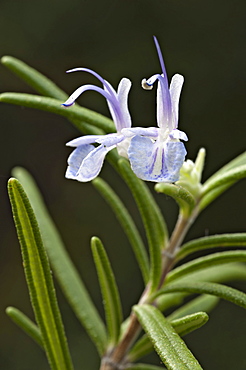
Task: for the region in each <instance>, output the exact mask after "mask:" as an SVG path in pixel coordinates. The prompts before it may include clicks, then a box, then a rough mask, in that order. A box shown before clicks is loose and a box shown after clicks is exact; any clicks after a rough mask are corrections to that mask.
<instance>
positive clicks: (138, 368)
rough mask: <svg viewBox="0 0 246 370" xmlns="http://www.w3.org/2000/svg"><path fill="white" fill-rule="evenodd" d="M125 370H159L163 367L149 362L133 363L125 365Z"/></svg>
mask: <svg viewBox="0 0 246 370" xmlns="http://www.w3.org/2000/svg"><path fill="white" fill-rule="evenodd" d="M125 369H126V370H160V369H162V370H163V369H164V367H163V366H161V367H160V366H155V365H151V364H134V365H127V366H126V367H125Z"/></svg>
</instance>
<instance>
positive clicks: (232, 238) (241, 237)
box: [175, 233, 246, 262]
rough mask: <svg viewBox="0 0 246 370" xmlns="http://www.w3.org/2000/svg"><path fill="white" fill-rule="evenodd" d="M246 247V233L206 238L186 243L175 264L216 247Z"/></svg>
mask: <svg viewBox="0 0 246 370" xmlns="http://www.w3.org/2000/svg"><path fill="white" fill-rule="evenodd" d="M244 246H246V233H235V234H220V235H212V236H205V237H202V238H198V239H195V240H192V241H190V242H188V243H185V244H184V245H183V246H182V247H181V249H180V250H179V252H178V253H177V255H176V257H175V262H177V261H180V260H181V259H182V258H184V257H186V256H188V255H189V254H191V253H194V252H197V251H200V250H203V249H208V248H215V247H221V248H225V247H244Z"/></svg>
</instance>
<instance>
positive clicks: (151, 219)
mask: <svg viewBox="0 0 246 370" xmlns="http://www.w3.org/2000/svg"><path fill="white" fill-rule="evenodd" d="M119 167H120V171H121V174H122V176H123V178H124V180H125V181H126V183H127V184H128V186H129V188H130V189H131V191H132V194H133V196H134V198H135V201H136V203H137V205H138V209H139V212H140V214H141V217H142V220H143V224H144V227H145V231H146V235H147V238H148V244H149V254H150V283H151V288H152V289H153V290H154V289H155V288H156V287H157V286H158V283H159V280H160V275H161V250H162V249H164V248H165V245H166V242H167V227H166V223H165V221H164V220H163V218H162V215H161V212H160V209H159V207H158V206H157V204H156V202H155V200H154V199H153V196H152V195H151V193H150V192H149V190H148V188H147V185H146V184H145V183H144V182H143V181H142V180H140V179H139V178H137V177H136V175H135V174H134V173H133V172H132V170H131V168H130V165H129V163H128V162H127V161H126V160H123V159H121V160H119Z"/></svg>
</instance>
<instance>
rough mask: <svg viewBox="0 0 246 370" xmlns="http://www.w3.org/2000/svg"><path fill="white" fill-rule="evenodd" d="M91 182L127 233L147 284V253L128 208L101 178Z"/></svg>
mask: <svg viewBox="0 0 246 370" xmlns="http://www.w3.org/2000/svg"><path fill="white" fill-rule="evenodd" d="M92 184H93V185H94V186H95V188H96V189H97V190H98V191H99V192H100V194H101V195H102V196H103V198H104V199H105V200H106V202H107V203H108V204H109V205H110V207H111V208H112V210H113V212H114V213H115V216H116V217H117V218H118V220H119V222H120V224H121V226H122V228H123V230H124V232H125V234H126V235H127V237H128V239H129V242H130V243H131V246H132V248H133V251H134V253H135V256H136V259H137V261H138V264H139V267H140V270H141V272H142V275H143V279H144V282H145V283H146V284H147V282H148V279H149V261H148V255H147V252H146V250H145V246H144V243H143V241H142V238H141V236H140V234H139V232H138V229H137V227H136V225H135V223H134V221H133V219H132V217H131V215H130V214H129V212H128V210H127V209H126V207H125V206H124V204H123V203H122V201H121V200H120V198H119V197H118V196H117V194H116V193H115V192H114V191H113V189H112V188H111V187H110V186H109V185H108V184H107V183H106V182H105V181H104V180H102V179H101V178H99V177H97V178H96V179H95V180H93V181H92Z"/></svg>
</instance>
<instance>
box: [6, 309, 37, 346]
mask: <svg viewBox="0 0 246 370" xmlns="http://www.w3.org/2000/svg"><path fill="white" fill-rule="evenodd" d="M6 314H7V315H8V316H9V317H10V318H11V320H12V321H13V322H14V323H15V324H16V325H18V326H19V327H20V328H21V329H22V330H23V331H24V332H25V333H26V334H27V335H29V336H30V337H31V338H32V339H33V340H34V341H35V342H36V343H38V344H39V345H40V347H41V348H43V339H42V335H41V331H40V329H39V327H38V326H37V325H36V324H35V323H34V322H33V321H32V320H30V319H29V317H27V316H26V315H25V314H24V313H23V312H21V311H20V310H18V309H17V308H15V307H8V308H7V309H6Z"/></svg>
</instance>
